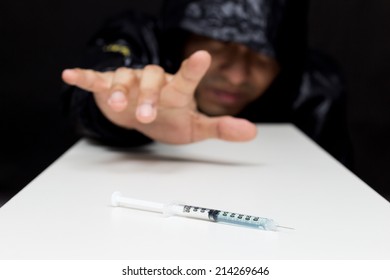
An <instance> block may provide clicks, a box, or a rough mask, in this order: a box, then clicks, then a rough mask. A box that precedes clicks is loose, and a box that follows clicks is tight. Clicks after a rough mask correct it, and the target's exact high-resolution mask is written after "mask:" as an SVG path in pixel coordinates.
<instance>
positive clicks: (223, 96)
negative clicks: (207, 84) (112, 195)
mask: <svg viewBox="0 0 390 280" xmlns="http://www.w3.org/2000/svg"><path fill="white" fill-rule="evenodd" d="M211 93H212V94H213V95H214V98H215V99H216V100H218V102H219V103H221V104H225V105H234V104H237V103H239V102H240V101H241V99H242V97H243V96H242V94H241V93H240V92H233V91H226V90H223V89H212V90H211Z"/></svg>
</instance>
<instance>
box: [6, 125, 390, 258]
mask: <svg viewBox="0 0 390 280" xmlns="http://www.w3.org/2000/svg"><path fill="white" fill-rule="evenodd" d="M117 190H119V191H121V192H122V193H123V194H124V195H126V196H132V197H135V198H139V199H145V200H151V201H157V202H164V203H168V202H170V201H183V202H186V203H189V204H193V205H198V206H204V207H209V208H215V209H221V210H230V211H235V212H241V213H245V214H253V215H257V216H263V217H270V218H274V219H275V220H276V221H278V222H279V224H281V225H285V226H288V227H293V228H295V230H287V229H285V230H280V231H278V232H269V231H261V230H254V229H247V228H242V227H234V226H228V225H223V224H216V223H212V222H206V221H200V220H194V219H186V218H180V217H170V218H166V217H163V216H162V215H159V214H157V213H152V212H143V211H137V210H132V209H126V208H115V207H111V206H110V196H111V194H112V193H113V192H114V191H117ZM389 258H390V204H389V203H388V202H387V201H386V200H385V199H384V198H382V197H381V196H380V195H378V194H377V193H376V192H374V191H373V190H372V189H371V188H370V187H368V186H367V185H366V184H365V183H363V182H362V181H361V180H360V179H358V178H357V177H356V176H355V175H353V174H352V173H351V172H349V171H348V170H347V169H345V168H344V167H343V166H342V165H340V164H339V163H338V162H337V161H335V160H334V159H333V158H332V157H331V156H329V155H328V154H327V153H325V152H324V151H323V150H322V149H321V148H319V147H318V146H317V145H316V144H314V143H313V142H312V141H311V140H309V139H308V138H307V137H305V136H304V135H303V134H302V133H301V132H299V131H298V130H297V129H296V128H295V127H294V126H292V125H287V124H285V125H260V126H259V134H258V137H257V139H255V140H254V141H251V142H248V143H239V144H238V143H226V142H221V141H217V140H209V141H205V142H202V143H197V144H191V145H183V146H170V145H163V144H153V145H150V146H148V147H147V148H144V149H142V150H127V151H123V150H122V151H120V150H114V149H110V148H107V147H102V146H99V145H96V144H93V143H90V142H88V141H87V140H81V141H80V142H78V143H77V144H76V145H75V146H74V147H72V148H71V149H70V150H69V151H68V152H66V153H65V154H64V155H63V156H62V157H60V158H59V159H58V160H57V161H56V162H55V163H54V164H52V165H51V166H50V167H49V168H48V169H47V170H45V171H44V172H43V173H42V174H41V175H40V176H38V177H37V178H36V179H35V180H34V181H32V182H31V183H30V184H29V185H28V186H27V187H25V188H24V189H23V190H22V191H21V192H20V193H19V194H17V195H16V196H15V197H14V198H13V199H11V200H10V201H9V202H8V203H6V204H5V205H4V206H3V207H2V208H0V259H92V260H93V259H145V260H146V259H167V260H169V259H219V260H223V259H248V260H249V259H269V260H271V259H389Z"/></svg>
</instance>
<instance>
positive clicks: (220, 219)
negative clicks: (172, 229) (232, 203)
mask: <svg viewBox="0 0 390 280" xmlns="http://www.w3.org/2000/svg"><path fill="white" fill-rule="evenodd" d="M165 213H166V214H168V215H178V216H183V217H189V218H196V219H201V220H207V221H212V222H217V223H225V224H231V225H238V226H244V227H251V228H256V229H263V230H276V229H277V225H276V223H275V222H274V221H273V220H272V219H267V218H262V217H257V216H251V215H245V214H238V213H233V212H228V211H221V210H215V209H209V208H203V207H196V206H191V205H184V204H174V203H172V204H168V205H167V206H166V209H165Z"/></svg>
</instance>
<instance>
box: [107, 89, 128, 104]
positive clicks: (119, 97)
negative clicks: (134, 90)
mask: <svg viewBox="0 0 390 280" xmlns="http://www.w3.org/2000/svg"><path fill="white" fill-rule="evenodd" d="M124 102H126V97H125V95H124V94H123V92H121V91H115V92H113V93H112V94H111V96H110V98H109V99H108V103H110V104H114V103H124Z"/></svg>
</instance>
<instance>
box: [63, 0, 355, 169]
mask: <svg viewBox="0 0 390 280" xmlns="http://www.w3.org/2000/svg"><path fill="white" fill-rule="evenodd" d="M218 4H220V5H221V6H220V7H217V5H218ZM222 12H223V13H222ZM306 12H307V1H304V0H291V1H289V0H229V1H226V0H225V1H222V0H181V1H179V0H167V1H166V3H165V6H164V8H163V10H162V14H161V16H160V17H158V18H153V17H150V16H146V15H143V14H140V13H137V12H131V11H130V12H127V13H124V14H122V15H120V16H118V17H116V18H115V19H113V20H110V21H109V22H108V23H107V24H105V26H104V27H103V28H102V30H101V31H100V32H99V33H98V34H97V35H96V36H95V37H93V38H92V40H91V42H90V45H89V55H88V56H87V58H86V61H85V63H84V65H82V66H83V67H88V68H94V69H96V70H100V71H105V70H112V69H115V68H117V67H121V66H126V67H133V68H141V67H143V66H145V65H147V64H159V65H161V66H162V67H163V68H164V69H165V70H166V71H167V72H170V73H174V72H176V71H177V70H178V68H179V66H180V62H181V61H182V60H183V56H182V46H183V44H184V43H185V41H186V38H187V36H188V34H189V33H197V34H203V35H208V36H210V37H213V38H215V39H221V40H229V41H233V42H239V43H243V44H246V45H247V46H248V47H250V48H252V49H253V50H255V51H258V52H261V53H265V54H267V55H271V56H275V57H276V59H277V60H278V62H279V64H280V66H281V72H280V74H279V76H278V77H277V78H276V80H275V82H274V83H273V84H272V85H271V87H270V88H269V89H268V90H267V91H266V92H265V93H264V94H263V95H262V96H261V97H260V98H258V100H256V101H255V102H253V103H252V104H250V105H249V106H248V107H247V108H245V109H244V110H243V111H242V112H240V114H239V115H238V117H243V118H246V119H248V120H250V121H252V122H272V123H278V122H292V123H294V124H295V125H296V126H298V127H299V128H300V129H302V131H304V132H305V133H306V134H307V135H308V136H309V137H310V138H312V139H313V140H314V141H316V142H317V143H318V144H320V145H321V146H322V147H323V148H325V149H326V150H327V151H329V152H330V153H331V154H332V155H333V156H335V157H336V158H338V159H339V160H341V161H342V162H344V163H345V162H346V161H347V157H348V151H347V144H348V141H347V137H346V135H347V134H346V126H345V124H346V123H345V110H344V109H345V108H344V104H345V103H344V92H343V87H342V80H341V79H340V76H339V75H338V70H337V68H335V67H334V66H332V65H333V64H332V63H330V62H329V60H328V59H327V58H326V57H324V56H323V55H321V54H319V53H315V52H308V51H307V49H306ZM221 13H222V14H221ZM247 16H250V18H248V19H246V17H247ZM263 16H264V17H263ZM197 22H199V25H197V24H196V23H197ZM218 30H220V31H221V32H218ZM110 46H115V47H117V46H122V47H124V48H125V49H128V50H129V53H127V54H126V52H120V51H117V50H116V48H112V47H110ZM67 94H69V95H71V100H72V101H71V111H72V112H74V113H75V114H77V116H78V119H79V120H80V124H81V127H82V133H83V134H84V135H88V136H90V137H93V138H96V139H98V140H100V141H102V142H105V143H107V144H110V145H121V146H137V145H142V144H146V143H149V142H150V141H151V140H150V139H148V138H147V137H145V136H143V135H142V134H141V133H139V132H137V131H133V130H128V129H123V128H120V127H116V126H115V125H113V124H112V123H110V122H109V121H108V120H107V119H105V117H104V116H103V115H102V113H101V112H100V111H99V109H98V108H97V106H96V104H95V102H94V99H93V96H92V95H91V94H89V93H86V92H84V91H82V90H80V89H76V88H69V89H68V92H67Z"/></svg>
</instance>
